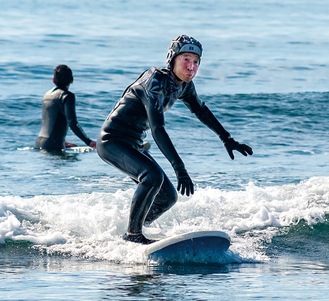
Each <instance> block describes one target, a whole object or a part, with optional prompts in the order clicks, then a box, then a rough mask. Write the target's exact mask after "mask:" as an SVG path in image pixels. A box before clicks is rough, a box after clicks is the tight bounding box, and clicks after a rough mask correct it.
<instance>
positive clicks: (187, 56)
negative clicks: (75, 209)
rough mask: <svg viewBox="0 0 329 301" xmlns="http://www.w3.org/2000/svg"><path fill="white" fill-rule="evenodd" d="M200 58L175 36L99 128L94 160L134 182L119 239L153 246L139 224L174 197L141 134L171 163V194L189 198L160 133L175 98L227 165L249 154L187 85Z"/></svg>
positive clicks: (195, 45) (175, 157) (193, 43)
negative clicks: (210, 134)
mask: <svg viewBox="0 0 329 301" xmlns="http://www.w3.org/2000/svg"><path fill="white" fill-rule="evenodd" d="M201 55H202V45H201V44H200V42H198V41H197V40H196V39H194V38H192V37H189V36H186V35H181V36H179V37H177V38H176V39H174V40H172V42H171V44H170V47H169V50H168V53H167V64H166V67H165V68H156V67H152V68H150V69H149V70H146V71H145V72H143V73H142V74H141V75H140V76H139V78H138V79H137V80H136V81H134V82H133V83H132V84H131V85H130V86H128V87H127V88H126V90H125V91H124V93H123V94H122V96H121V98H120V99H119V100H118V102H117V103H116V105H115V106H114V108H113V110H112V111H111V112H110V114H109V115H108V117H107V118H106V120H105V122H104V124H103V126H102V128H101V131H100V134H99V137H98V140H97V152H98V154H99V156H100V157H101V158H102V159H103V160H104V161H105V162H106V163H108V164H111V165H113V166H115V167H116V168H118V169H119V170H121V171H122V172H124V173H125V174H127V175H128V176H129V177H131V178H132V180H133V181H135V182H136V183H137V189H136V191H135V193H134V195H133V199H132V203H131V208H130V216H129V223H128V229H127V232H126V233H125V234H124V236H123V239H124V240H127V241H132V242H136V243H142V244H150V243H152V242H154V241H153V240H151V239H148V238H146V237H145V236H144V235H143V233H142V228H143V225H147V224H150V223H152V222H153V221H154V220H156V219H157V218H158V217H159V216H161V215H162V214H163V213H164V212H166V211H167V210H169V209H170V208H171V207H172V206H173V205H174V204H175V203H176V201H177V198H178V196H177V192H176V189H175V187H174V186H173V184H172V183H171V181H170V180H169V178H168V176H167V175H166V174H165V172H164V171H163V170H162V168H161V167H160V166H159V165H158V163H157V162H156V161H155V159H154V158H153V157H152V156H151V155H150V153H149V152H148V150H147V148H145V145H144V144H143V143H144V142H143V139H144V138H145V131H146V130H148V129H150V130H151V133H152V136H153V139H154V141H155V142H156V144H157V145H158V147H159V149H160V150H161V152H162V153H163V154H164V156H165V157H166V158H167V159H168V161H169V162H170V163H171V165H172V167H173V169H174V171H175V173H176V176H177V183H178V184H177V190H178V191H179V192H180V193H181V194H182V195H184V194H185V195H187V196H189V195H192V194H193V193H194V184H193V182H192V180H191V178H190V176H189V174H188V172H187V171H186V168H185V165H184V162H183V160H182V159H181V158H180V156H179V154H178V153H177V151H176V149H175V147H174V145H173V142H172V141H171V139H170V137H169V135H168V133H167V132H166V129H165V118H164V113H165V112H166V111H167V110H168V109H170V107H171V106H172V105H173V104H174V103H175V101H176V100H177V99H179V100H180V101H182V102H183V103H184V104H185V105H186V106H187V107H188V108H189V110H190V111H191V112H192V113H194V114H195V115H196V117H197V118H198V119H199V120H200V121H201V122H202V123H204V124H205V125H206V126H207V127H208V128H209V129H211V130H212V131H214V132H215V133H216V134H217V135H218V136H219V138H220V140H221V141H222V142H223V143H224V146H225V148H226V150H227V152H228V154H229V156H230V157H231V159H232V160H233V159H234V155H233V151H234V150H236V151H238V152H240V153H241V154H242V155H244V156H247V155H252V149H251V147H249V146H248V145H246V144H240V143H239V142H237V141H235V140H234V139H233V138H232V137H231V136H230V134H229V132H228V131H226V130H225V129H224V127H223V126H222V125H221V124H220V122H219V121H218V120H217V119H216V117H215V116H214V114H213V113H212V112H211V111H210V109H209V108H208V107H207V106H206V105H205V103H204V102H202V101H201V100H200V99H199V97H198V95H197V92H196V90H195V86H194V83H193V81H192V80H193V78H194V77H195V75H196V73H197V71H198V68H199V64H200V59H201Z"/></svg>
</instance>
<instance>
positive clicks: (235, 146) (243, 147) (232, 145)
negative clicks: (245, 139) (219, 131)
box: [224, 138, 253, 160]
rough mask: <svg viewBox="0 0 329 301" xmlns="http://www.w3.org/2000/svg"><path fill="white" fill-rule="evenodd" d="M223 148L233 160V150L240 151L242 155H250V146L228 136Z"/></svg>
mask: <svg viewBox="0 0 329 301" xmlns="http://www.w3.org/2000/svg"><path fill="white" fill-rule="evenodd" d="M224 145H225V148H226V150H227V152H228V154H229V156H230V158H231V159H232V160H234V155H233V150H236V151H238V152H240V153H241V154H242V155H244V156H247V155H252V154H253V152H252V148H251V147H250V146H248V145H247V144H240V143H239V142H238V141H235V140H234V139H233V138H228V139H227V140H226V141H225V142H224Z"/></svg>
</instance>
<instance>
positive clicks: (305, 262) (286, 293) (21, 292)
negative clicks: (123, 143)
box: [0, 0, 329, 300]
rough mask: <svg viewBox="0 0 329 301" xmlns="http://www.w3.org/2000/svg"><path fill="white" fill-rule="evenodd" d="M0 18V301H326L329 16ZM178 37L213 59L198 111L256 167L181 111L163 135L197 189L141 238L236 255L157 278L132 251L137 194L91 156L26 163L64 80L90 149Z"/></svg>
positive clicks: (137, 10) (159, 12) (81, 5)
mask: <svg viewBox="0 0 329 301" xmlns="http://www.w3.org/2000/svg"><path fill="white" fill-rule="evenodd" d="M0 5H1V10H0V27H1V34H0V45H1V55H0V91H1V93H0V140H1V141H2V147H1V148H0V158H1V159H0V299H1V300H242V299H243V300H255V299H258V300H273V299H280V300H310V299H311V300H327V292H328V285H329V253H328V247H329V221H328V219H329V174H328V165H329V155H328V148H329V143H328V132H329V126H328V116H329V109H328V99H329V91H328V78H329V60H328V49H329V42H328V41H329V32H328V22H329V4H328V2H327V1H324V0H315V1H311V2H310V1H304V0H301V1H297V0H288V1H284V2H278V1H260V0H255V1H237V0H231V1H222V0H220V1H214V0H213V1H212V0H205V1H194V0H192V1H173V0H169V1H165V2H163V3H162V2H161V3H160V2H154V1H150V0H146V1H131V0H126V1H105V0H100V1H97V2H90V1H84V0H80V1H77V0H73V1H70V2H67V1H62V0H59V1H40V0H34V1H33V0H27V1H17V0H13V1H3V0H0ZM183 33H184V34H189V35H191V36H194V37H195V38H197V39H198V40H200V42H201V43H202V44H203V47H204V55H203V57H202V61H201V66H200V69H199V72H198V75H197V77H196V78H195V80H194V82H195V85H196V87H197V91H198V93H199V96H200V98H201V99H202V100H203V101H205V102H206V103H207V105H208V106H209V107H210V108H211V109H212V111H213V112H214V114H215V115H216V116H217V117H218V119H219V120H220V121H221V122H222V123H223V125H224V126H225V128H226V129H227V130H228V131H229V132H231V134H232V136H233V137H234V138H235V139H236V140H238V141H240V142H244V143H247V144H249V145H250V146H252V147H253V150H254V155H253V156H251V157H247V158H245V157H243V156H240V155H239V154H237V155H236V158H235V160H234V161H232V160H230V159H229V157H228V155H227V153H226V151H225V149H224V147H223V145H222V143H221V142H220V141H219V140H218V139H217V138H216V136H215V135H214V134H213V133H212V132H211V131H210V130H208V129H207V128H205V127H204V126H203V125H202V124H200V123H199V122H198V120H197V119H196V118H195V117H194V116H193V115H192V114H191V113H190V112H189V111H188V110H187V108H185V107H184V105H182V104H181V103H179V102H177V103H176V104H175V106H174V107H173V108H172V109H171V111H169V112H168V113H167V115H166V124H167V130H168V132H169V135H170V136H171V138H172V140H173V141H174V144H175V145H176V147H177V150H178V152H179V153H180V155H181V157H182V158H183V160H184V162H185V164H186V167H187V170H188V171H189V173H190V175H191V177H192V179H193V180H194V182H195V184H196V187H197V189H196V192H195V194H194V195H193V196H192V197H186V196H184V197H182V196H180V197H179V200H178V202H177V204H176V205H175V206H174V207H173V208H172V209H171V210H170V211H168V212H167V213H166V214H164V215H163V216H162V217H160V218H159V219H158V220H157V221H156V222H155V223H154V224H152V225H151V227H149V228H146V229H145V232H146V234H147V235H148V236H150V237H158V238H160V237H167V236H171V235H175V234H180V233H185V232H188V231H194V230H195V231H196V230H219V231H225V232H226V233H228V234H229V235H230V236H231V239H232V245H231V246H230V249H229V251H228V252H227V253H226V254H225V256H223V258H219V260H218V265H211V266H209V265H186V264H185V265H177V266H167V265H156V264H154V263H152V264H151V263H149V262H147V260H146V258H145V255H144V253H143V252H144V249H145V247H144V246H142V245H136V244H127V243H125V242H123V241H122V239H121V236H122V234H123V233H124V232H125V229H126V226H127V222H128V213H129V208H130V202H131V198H132V195H133V192H134V187H135V185H134V183H132V182H131V181H130V179H128V178H127V177H125V175H123V174H121V173H120V172H118V171H117V170H115V169H114V168H112V167H110V166H108V165H107V164H105V163H104V162H103V161H101V159H100V158H99V157H98V155H97V153H96V152H95V151H85V152H79V151H74V150H71V151H68V152H67V153H66V154H64V155H63V156H53V155H46V154H43V153H40V152H38V151H35V150H33V149H32V147H33V144H34V140H35V138H36V136H37V134H38V132H39V129H40V124H41V99H42V96H43V94H44V92H45V91H47V90H48V89H49V88H50V87H51V86H52V82H51V78H52V70H53V68H54V67H55V66H56V65H58V64H60V63H64V64H68V65H69V66H70V67H71V68H72V69H73V72H74V76H75V82H74V84H73V85H72V86H71V90H72V91H73V92H75V93H76V97H77V108H76V109H77V114H78V119H79V121H80V123H81V125H82V127H83V128H84V130H85V132H86V133H87V134H88V135H89V136H90V137H91V138H93V139H96V137H97V135H98V132H99V129H100V126H101V124H102V122H103V120H104V119H105V117H106V116H107V114H108V112H109V111H110V110H111V108H112V106H113V105H114V103H115V102H116V100H117V99H118V97H119V96H120V95H121V93H122V92H123V90H124V89H125V87H126V86H127V85H128V84H130V83H131V82H132V81H133V80H134V79H135V78H136V77H137V76H138V75H139V74H140V73H141V72H142V71H143V70H145V69H147V68H149V67H150V66H163V65H164V64H165V57H166V52H167V48H168V46H169V43H170V40H171V39H172V38H174V37H176V36H178V35H180V34H183ZM67 140H68V141H70V142H75V143H78V144H79V145H82V143H81V141H79V140H78V138H77V137H75V136H74V135H73V134H72V132H71V131H70V132H69V134H68V137H67ZM148 141H150V143H151V145H152V146H151V152H152V155H153V156H154V157H155V158H157V160H158V162H159V163H160V164H161V166H163V168H164V169H165V171H166V172H167V174H168V175H169V177H171V178H172V180H173V182H174V183H176V179H175V175H174V172H173V170H172V169H171V167H170V164H169V163H168V162H167V161H166V159H165V158H164V157H163V156H162V154H161V153H160V152H159V150H158V149H157V147H156V145H155V143H154V142H153V140H152V137H151V136H150V135H148Z"/></svg>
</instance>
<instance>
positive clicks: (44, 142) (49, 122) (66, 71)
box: [34, 65, 96, 152]
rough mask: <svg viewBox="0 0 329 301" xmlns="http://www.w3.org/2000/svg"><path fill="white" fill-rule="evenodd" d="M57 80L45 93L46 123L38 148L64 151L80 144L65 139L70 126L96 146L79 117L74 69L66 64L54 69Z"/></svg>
mask: <svg viewBox="0 0 329 301" xmlns="http://www.w3.org/2000/svg"><path fill="white" fill-rule="evenodd" d="M53 83H54V84H55V85H56V86H55V87H54V88H52V89H50V90H49V91H47V92H46V93H45V95H44V96H43V100H42V125H41V130H40V132H39V135H38V137H37V139H36V141H35V146H34V147H35V148H37V149H43V150H46V151H48V152H61V151H62V150H63V149H65V148H67V147H73V146H76V145H75V144H73V143H69V142H65V137H66V134H67V130H68V127H70V128H71V130H72V131H73V132H74V134H75V135H77V136H78V137H79V138H80V139H81V140H82V141H83V142H84V143H85V144H86V145H88V146H90V147H92V148H95V147H96V142H95V141H92V140H91V139H89V138H88V137H87V135H86V134H85V132H84V131H83V129H82V128H81V126H80V125H79V123H78V120H77V116H76V112H75V95H74V93H72V92H70V91H69V87H70V85H71V84H72V83H73V73H72V70H71V69H70V68H69V67H68V66H66V65H58V66H57V67H56V68H55V70H54V76H53Z"/></svg>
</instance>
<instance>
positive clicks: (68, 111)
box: [64, 93, 96, 147]
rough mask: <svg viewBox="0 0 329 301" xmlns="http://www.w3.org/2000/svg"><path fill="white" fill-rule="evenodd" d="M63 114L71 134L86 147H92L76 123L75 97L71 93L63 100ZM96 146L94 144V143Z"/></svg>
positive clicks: (91, 142)
mask: <svg viewBox="0 0 329 301" xmlns="http://www.w3.org/2000/svg"><path fill="white" fill-rule="evenodd" d="M64 114H65V117H66V120H67V123H68V125H69V127H70V129H71V130H72V131H73V133H74V134H75V135H76V136H77V137H78V138H80V139H81V140H82V141H83V142H84V143H85V144H86V145H88V146H91V147H93V146H92V144H93V141H92V140H91V139H89V138H88V137H87V135H86V134H85V132H84V131H83V129H82V128H81V126H80V125H79V123H78V120H77V116H76V112H75V96H74V94H73V93H69V94H68V95H67V96H66V97H65V99H64ZM95 144H96V143H95Z"/></svg>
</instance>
